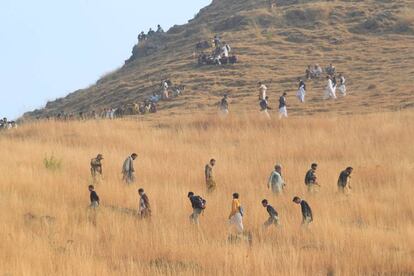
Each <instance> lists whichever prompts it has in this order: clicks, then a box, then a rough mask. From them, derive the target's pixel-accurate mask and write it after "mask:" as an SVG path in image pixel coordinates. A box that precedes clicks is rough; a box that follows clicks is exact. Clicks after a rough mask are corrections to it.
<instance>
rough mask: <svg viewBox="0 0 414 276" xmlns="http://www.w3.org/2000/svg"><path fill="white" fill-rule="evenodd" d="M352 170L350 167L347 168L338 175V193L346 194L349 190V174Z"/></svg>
mask: <svg viewBox="0 0 414 276" xmlns="http://www.w3.org/2000/svg"><path fill="white" fill-rule="evenodd" d="M353 170H354V169H353V168H352V167H348V168H346V169H345V170H343V171H342V172H341V173H340V174H339V178H338V191H339V192H340V193H347V192H348V191H349V190H351V183H350V182H351V174H352V171H353Z"/></svg>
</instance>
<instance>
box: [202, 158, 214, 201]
mask: <svg viewBox="0 0 414 276" xmlns="http://www.w3.org/2000/svg"><path fill="white" fill-rule="evenodd" d="M215 164H216V160H215V159H211V160H210V163H208V164H207V165H206V166H205V169H204V175H205V178H206V186H207V192H209V193H211V192H213V191H214V190H215V189H216V181H215V180H214V177H213V167H214V165H215Z"/></svg>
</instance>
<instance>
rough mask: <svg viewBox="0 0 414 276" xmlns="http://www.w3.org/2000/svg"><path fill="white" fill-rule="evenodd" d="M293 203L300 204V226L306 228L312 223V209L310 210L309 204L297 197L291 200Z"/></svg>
mask: <svg viewBox="0 0 414 276" xmlns="http://www.w3.org/2000/svg"><path fill="white" fill-rule="evenodd" d="M293 202H295V203H296V204H300V209H301V211H302V225H303V226H308V225H309V223H311V222H312V221H313V214H312V209H311V208H310V206H309V204H308V203H307V202H306V201H304V200H302V199H300V198H299V197H297V196H295V197H294V198H293Z"/></svg>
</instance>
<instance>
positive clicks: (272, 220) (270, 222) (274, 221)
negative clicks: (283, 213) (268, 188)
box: [262, 199, 279, 227]
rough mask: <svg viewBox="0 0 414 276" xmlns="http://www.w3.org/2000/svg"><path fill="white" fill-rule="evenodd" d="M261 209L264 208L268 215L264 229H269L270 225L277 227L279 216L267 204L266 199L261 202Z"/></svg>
mask: <svg viewBox="0 0 414 276" xmlns="http://www.w3.org/2000/svg"><path fill="white" fill-rule="evenodd" d="M262 205H263V207H265V208H266V211H267V213H268V214H269V218H268V220H267V221H266V222H265V223H264V226H265V227H269V226H270V225H275V226H279V215H278V213H277V211H276V210H275V209H274V208H273V207H272V206H271V205H270V204H269V202H268V201H267V199H263V200H262Z"/></svg>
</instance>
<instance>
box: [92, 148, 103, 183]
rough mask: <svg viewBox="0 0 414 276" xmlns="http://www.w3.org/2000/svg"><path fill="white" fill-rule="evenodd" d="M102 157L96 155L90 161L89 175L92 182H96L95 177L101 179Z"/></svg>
mask: <svg viewBox="0 0 414 276" xmlns="http://www.w3.org/2000/svg"><path fill="white" fill-rule="evenodd" d="M103 159H104V158H103V155H102V154H98V155H97V156H96V158H93V159H92V160H91V175H92V178H93V180H97V177H98V176H99V177H102V160H103Z"/></svg>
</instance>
